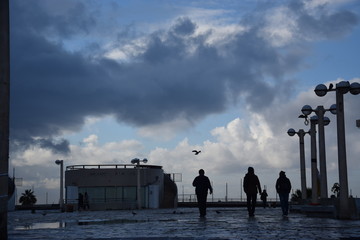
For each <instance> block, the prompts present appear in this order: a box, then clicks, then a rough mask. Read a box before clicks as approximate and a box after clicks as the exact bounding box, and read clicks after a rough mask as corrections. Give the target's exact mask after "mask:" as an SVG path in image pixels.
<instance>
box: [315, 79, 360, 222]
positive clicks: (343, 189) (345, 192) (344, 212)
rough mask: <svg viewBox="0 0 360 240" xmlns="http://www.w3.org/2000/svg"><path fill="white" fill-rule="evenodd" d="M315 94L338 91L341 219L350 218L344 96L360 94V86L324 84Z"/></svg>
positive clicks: (337, 113)
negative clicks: (334, 86)
mask: <svg viewBox="0 0 360 240" xmlns="http://www.w3.org/2000/svg"><path fill="white" fill-rule="evenodd" d="M314 91H315V94H316V95H317V96H319V97H323V96H325V95H326V94H327V92H329V91H336V123H337V144H338V165H339V166H338V168H339V185H340V205H339V218H349V217H350V216H351V211H350V207H349V201H348V199H349V186H348V176H347V161H346V141H345V117H344V94H346V93H347V92H349V91H350V93H351V94H353V95H357V94H359V93H360V84H359V83H357V82H354V83H351V84H350V83H349V82H348V81H341V82H339V83H337V84H336V88H335V89H333V85H332V84H331V85H330V87H329V89H328V88H327V87H326V86H325V85H324V84H319V85H317V86H316V88H315V90H314Z"/></svg>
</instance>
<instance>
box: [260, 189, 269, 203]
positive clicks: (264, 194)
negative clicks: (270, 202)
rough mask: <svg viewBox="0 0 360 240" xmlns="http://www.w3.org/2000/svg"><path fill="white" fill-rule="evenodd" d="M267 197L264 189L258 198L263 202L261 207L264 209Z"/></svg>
mask: <svg viewBox="0 0 360 240" xmlns="http://www.w3.org/2000/svg"><path fill="white" fill-rule="evenodd" d="M267 196H268V194H267V192H266V190H265V189H264V190H263V191H262V193H261V197H260V199H261V200H262V201H263V207H264V208H266V205H267Z"/></svg>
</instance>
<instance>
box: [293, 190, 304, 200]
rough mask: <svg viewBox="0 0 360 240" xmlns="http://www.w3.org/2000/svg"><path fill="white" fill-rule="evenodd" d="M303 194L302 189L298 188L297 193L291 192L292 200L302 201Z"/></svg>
mask: <svg viewBox="0 0 360 240" xmlns="http://www.w3.org/2000/svg"><path fill="white" fill-rule="evenodd" d="M301 196H302V193H301V190H300V189H296V191H295V193H293V194H291V201H292V202H300V201H301Z"/></svg>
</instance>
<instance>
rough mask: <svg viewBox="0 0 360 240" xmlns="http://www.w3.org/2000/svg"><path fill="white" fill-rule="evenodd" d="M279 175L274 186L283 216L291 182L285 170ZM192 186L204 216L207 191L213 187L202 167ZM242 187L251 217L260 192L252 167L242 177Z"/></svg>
mask: <svg viewBox="0 0 360 240" xmlns="http://www.w3.org/2000/svg"><path fill="white" fill-rule="evenodd" d="M279 175H280V176H279V178H278V179H277V181H276V184H275V187H276V191H277V193H278V194H279V197H280V204H281V209H282V212H283V216H287V215H288V211H289V193H290V190H291V183H290V180H289V179H288V178H287V177H286V175H285V172H283V171H281V172H280V174H279ZM193 186H194V187H195V193H196V196H197V200H198V207H199V212H200V217H205V216H206V199H207V195H208V191H210V194H212V192H213V189H212V186H211V184H210V180H209V178H208V177H207V176H205V171H204V170H203V169H200V170H199V176H197V177H196V178H195V179H194V181H193ZM243 187H244V191H245V193H246V201H247V209H248V213H249V217H253V216H255V207H256V199H257V194H258V193H259V194H260V195H261V194H262V191H261V185H260V181H259V178H258V176H256V175H255V171H254V168H253V167H249V168H248V173H247V174H246V175H245V177H244V184H243Z"/></svg>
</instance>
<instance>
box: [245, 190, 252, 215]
mask: <svg viewBox="0 0 360 240" xmlns="http://www.w3.org/2000/svg"><path fill="white" fill-rule="evenodd" d="M246 207H247V210H248V213H249V216H251V215H252V209H251V195H250V194H246Z"/></svg>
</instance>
